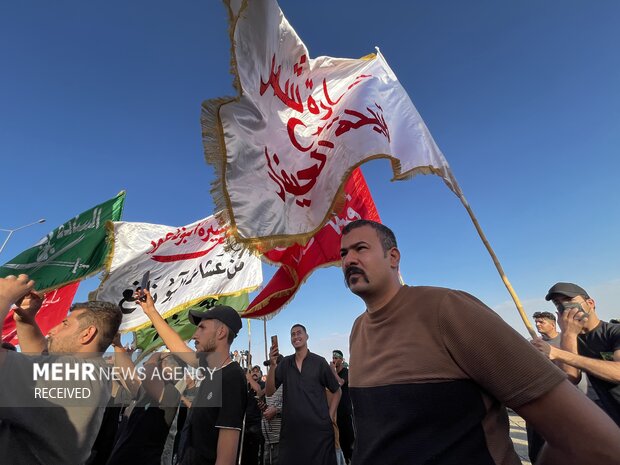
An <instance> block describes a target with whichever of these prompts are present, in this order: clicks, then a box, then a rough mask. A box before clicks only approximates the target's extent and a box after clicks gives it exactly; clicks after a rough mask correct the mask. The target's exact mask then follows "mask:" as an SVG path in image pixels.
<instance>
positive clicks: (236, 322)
mask: <svg viewBox="0 0 620 465" xmlns="http://www.w3.org/2000/svg"><path fill="white" fill-rule="evenodd" d="M188 318H189V321H190V322H191V323H192V324H193V325H196V326H198V325H199V324H200V322H201V321H202V320H218V321H221V322H222V323H224V324H225V325H226V326H228V328H229V329H230V330H231V331H232V332H233V334H234V335H235V336H236V335H237V334H239V331H240V330H241V317H240V316H239V314H238V313H237V311H236V310H235V309H234V308H232V307H229V306H228V305H216V306H214V307H213V308H211V309H209V310H207V311H204V312H202V311H200V310H190V311H189V314H188Z"/></svg>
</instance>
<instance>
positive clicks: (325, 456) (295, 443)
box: [265, 324, 341, 465]
mask: <svg viewBox="0 0 620 465" xmlns="http://www.w3.org/2000/svg"><path fill="white" fill-rule="evenodd" d="M291 344H292V345H293V347H294V348H295V354H294V355H289V356H288V357H284V359H283V360H282V361H281V362H280V363H276V362H277V359H278V355H279V353H280V352H279V350H278V346H277V345H272V346H271V351H270V353H269V361H270V363H271V365H270V366H269V371H268V372H267V383H266V388H265V390H266V395H268V396H271V395H273V394H274V393H275V392H276V389H277V388H278V387H280V385H283V386H284V398H283V402H282V429H281V430H280V450H279V454H280V456H279V464H280V465H336V446H335V443H334V429H333V426H332V419H334V418H335V416H336V409H337V408H338V402H339V400H340V395H341V391H340V386H339V385H338V382H337V381H336V377H335V376H334V374H333V373H332V371H331V370H330V368H329V365H328V364H327V361H326V360H325V359H324V358H323V357H320V356H318V355H316V354H313V353H312V352H310V351H309V350H308V333H307V332H306V328H305V327H304V326H303V325H300V324H296V325H294V326H293V327H292V328H291ZM326 389H328V390H329V391H331V392H333V393H334V394H335V395H334V396H330V399H331V400H330V403H329V404H328V401H327V395H326V392H325V390H326Z"/></svg>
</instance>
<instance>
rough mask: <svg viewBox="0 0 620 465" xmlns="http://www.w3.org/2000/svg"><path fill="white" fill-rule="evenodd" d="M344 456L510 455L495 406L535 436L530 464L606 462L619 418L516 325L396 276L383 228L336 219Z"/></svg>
mask: <svg viewBox="0 0 620 465" xmlns="http://www.w3.org/2000/svg"><path fill="white" fill-rule="evenodd" d="M340 255H341V257H342V269H343V272H344V276H345V279H346V284H347V286H348V287H349V289H350V290H351V292H353V293H354V294H356V295H358V296H359V297H361V298H362V300H363V301H364V303H365V304H366V311H365V312H364V313H363V314H362V315H360V316H359V317H358V318H357V320H356V321H355V323H354V325H353V329H352V331H351V336H350V368H349V393H350V395H351V401H352V404H353V414H354V423H355V426H356V432H357V436H356V447H355V449H354V451H353V460H352V462H353V463H355V464H356V465H371V464H378V463H381V464H382V465H396V464H398V465H402V464H427V463H433V464H435V465H441V464H457V463H458V464H461V463H462V464H465V463H466V464H468V465H487V464H488V465H493V464H494V465H500V464H501V465H518V464H520V463H521V461H520V459H519V457H518V455H517V454H516V452H515V450H514V447H513V445H512V442H511V440H510V436H509V424H508V416H507V413H506V408H505V406H508V407H510V408H512V409H513V410H515V411H516V412H517V413H518V414H519V415H521V416H522V417H523V418H525V419H526V420H527V421H528V423H530V424H531V425H532V426H533V427H534V428H535V429H536V430H537V431H538V432H539V433H540V434H541V435H542V436H543V437H544V438H545V439H546V441H547V444H546V445H545V446H544V447H543V449H542V451H541V453H540V455H539V461H538V462H537V465H549V464H566V463H579V464H597V465H603V464H606V465H611V464H617V463H618V457H620V429H618V428H617V427H616V425H615V424H614V423H613V422H612V421H611V420H610V419H609V418H608V417H607V416H606V415H605V414H604V413H603V412H602V411H601V410H600V409H598V408H597V407H596V406H595V405H594V404H593V403H592V402H591V401H590V400H588V399H587V398H586V397H585V396H584V395H583V394H582V393H581V392H579V391H578V390H577V389H575V388H574V387H573V386H572V385H571V384H570V383H569V382H568V380H567V379H566V376H565V374H564V373H563V372H562V371H561V370H559V369H558V368H557V367H555V366H554V365H553V364H552V363H550V362H549V361H548V360H547V359H546V358H545V357H544V356H541V354H540V353H538V352H537V350H536V349H535V348H534V347H532V346H531V344H529V343H528V342H527V341H526V340H525V339H524V338H523V337H521V336H520V335H519V334H518V333H517V332H516V331H514V330H513V329H512V328H510V327H509V326H508V325H507V324H506V323H504V321H503V320H502V319H501V318H500V317H499V316H498V315H496V314H495V313H494V312H493V311H492V310H491V309H489V308H488V307H486V306H485V305H484V304H483V303H482V302H480V301H479V300H477V299H476V298H474V297H472V296H471V295H469V294H466V293H465V292H462V291H455V290H451V289H443V288H436V287H426V286H424V287H422V286H420V287H413V286H407V285H403V284H401V282H400V276H399V266H400V252H399V250H398V248H397V245H396V238H395V236H394V233H393V232H392V231H391V230H390V229H389V228H387V227H386V226H384V225H382V224H380V223H376V222H373V221H368V220H358V221H354V222H351V223H349V224H348V225H347V226H345V228H344V229H343V231H342V240H341V250H340Z"/></svg>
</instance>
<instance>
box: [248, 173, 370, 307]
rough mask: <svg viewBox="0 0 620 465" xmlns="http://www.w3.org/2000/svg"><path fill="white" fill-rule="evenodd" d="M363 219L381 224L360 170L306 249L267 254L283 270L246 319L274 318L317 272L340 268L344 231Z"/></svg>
mask: <svg viewBox="0 0 620 465" xmlns="http://www.w3.org/2000/svg"><path fill="white" fill-rule="evenodd" d="M361 219H364V220H372V221H377V222H381V218H379V214H378V213H377V208H376V207H375V202H374V201H373V199H372V195H370V190H369V189H368V185H367V184H366V180H365V179H364V176H363V175H362V171H361V169H360V168H357V169H356V170H355V171H353V174H352V175H351V177H350V178H349V180H348V181H347V183H346V185H345V189H344V205H343V206H342V208H341V209H340V211H339V212H338V214H337V215H333V216H332V217H331V219H330V220H329V221H328V222H327V224H326V225H325V226H323V228H322V229H321V230H320V231H319V232H318V233H316V234H315V235H314V236H313V237H312V239H310V240H309V241H308V243H307V244H306V245H305V246H304V247H302V246H300V245H299V244H295V245H292V246H290V247H287V248H275V249H273V250H270V251H268V252H265V254H264V257H265V259H266V260H268V261H269V262H271V263H276V264H279V265H280V268H279V269H278V271H276V273H275V274H274V275H273V277H272V278H271V280H270V281H269V282H268V283H267V285H266V286H265V287H264V288H263V289H262V290H261V292H260V293H259V294H258V295H257V296H256V297H255V298H254V300H252V302H251V303H250V305H249V306H248V308H247V310H246V311H244V312H243V314H242V316H244V317H247V318H259V317H264V316H269V317H273V316H274V315H275V314H276V313H278V312H279V311H280V310H281V309H282V308H283V307H284V306H285V305H287V304H288V303H289V302H290V301H291V300H292V299H293V297H294V296H295V294H296V293H297V291H298V290H299V287H300V286H301V285H302V284H303V283H304V281H305V280H306V279H308V277H309V276H310V274H311V273H312V272H313V271H314V270H316V269H317V268H319V267H325V266H332V265H339V264H340V262H341V259H340V239H341V237H342V229H343V228H344V227H345V226H346V225H347V224H349V223H350V222H351V221H355V220H361Z"/></svg>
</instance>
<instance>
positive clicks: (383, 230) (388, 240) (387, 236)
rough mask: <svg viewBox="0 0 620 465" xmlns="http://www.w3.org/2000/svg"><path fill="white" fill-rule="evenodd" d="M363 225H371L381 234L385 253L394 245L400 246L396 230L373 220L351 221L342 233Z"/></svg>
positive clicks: (347, 232)
mask: <svg viewBox="0 0 620 465" xmlns="http://www.w3.org/2000/svg"><path fill="white" fill-rule="evenodd" d="M363 226H370V227H371V228H372V229H374V230H375V231H377V236H379V240H380V241H381V247H383V253H384V254H387V253H388V250H390V249H391V248H392V247H397V248H398V245H397V244H396V236H395V235H394V232H393V231H392V230H391V229H390V228H388V227H387V226H385V225H383V224H381V223H377V222H376V221H372V220H355V221H351V222H350V223H349V224H347V225H346V226H345V227H344V228H343V229H342V235H343V236H344V235H345V234H349V233H350V232H351V231H353V230H354V229H357V228H361V227H363Z"/></svg>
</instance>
